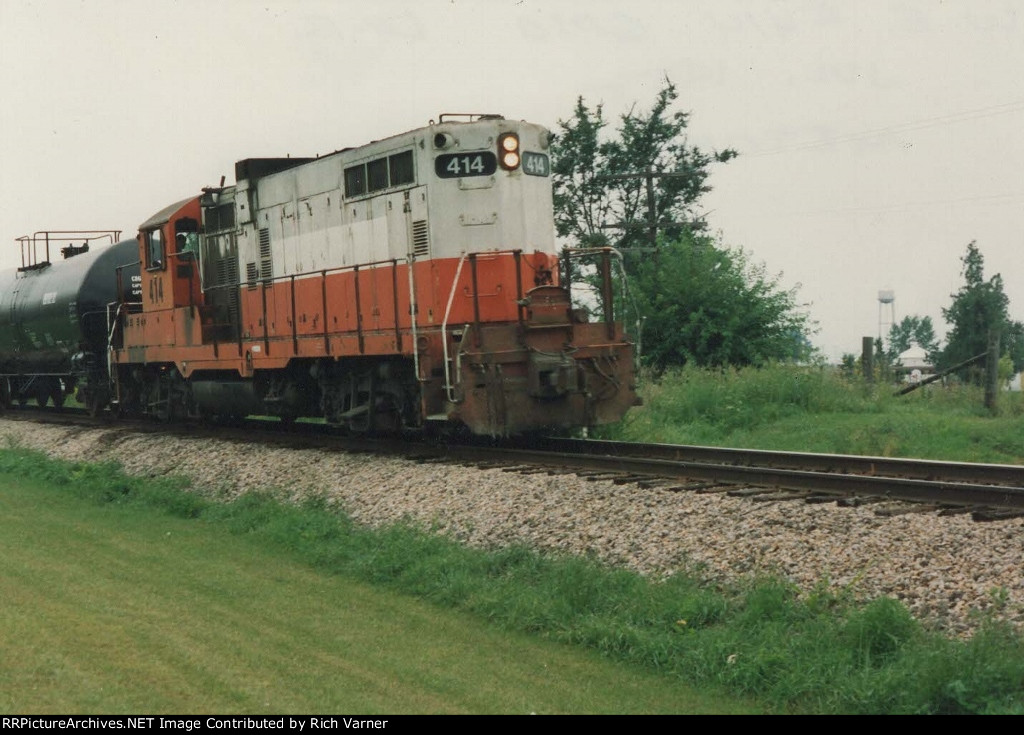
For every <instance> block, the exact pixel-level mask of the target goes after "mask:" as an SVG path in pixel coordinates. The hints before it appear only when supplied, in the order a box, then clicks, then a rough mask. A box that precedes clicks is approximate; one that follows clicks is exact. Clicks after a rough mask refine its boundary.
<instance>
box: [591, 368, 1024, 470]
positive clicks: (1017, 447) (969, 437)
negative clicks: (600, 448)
mask: <svg viewBox="0 0 1024 735" xmlns="http://www.w3.org/2000/svg"><path fill="white" fill-rule="evenodd" d="M893 390H894V388H893V386H891V385H889V384H879V385H866V384H864V383H862V382H860V381H852V380H846V379H844V378H843V377H842V376H841V375H839V374H838V373H837V372H835V371H834V370H832V369H830V368H823V367H821V368H819V367H810V368H802V367H789V366H773V367H769V368H747V369H743V370H722V371H705V370H691V369H685V370H681V371H676V372H671V373H667V374H665V375H664V376H661V377H660V378H658V379H648V380H646V381H644V384H643V387H642V395H643V397H644V406H642V407H639V408H636V409H633V410H632V411H631V412H630V413H629V414H628V415H627V416H626V419H625V420H624V421H623V422H622V423H621V424H619V425H617V426H614V427H610V428H607V429H604V430H603V431H602V436H605V437H608V438H617V439H625V440H627V441H659V442H668V443H676V444H708V445H713V446H730V447H746V448H751V449H778V450H787V449H788V450H796V451H808V452H826V453H839V454H867V455H879V456H900V457H918V458H923V459H945V460H960V461H965V462H997V463H1008V464H1024V421H1022V420H1021V419H1022V417H1024V395H1022V394H1020V393H1004V394H1002V395H1001V396H1000V399H999V400H1000V410H999V413H998V415H997V416H994V417H993V416H991V415H989V414H988V412H987V411H986V410H985V408H984V406H983V403H982V393H981V390H980V389H978V388H973V387H970V386H956V387H950V388H944V387H942V386H938V385H936V386H928V387H925V388H923V389H920V390H918V391H916V392H914V393H911V394H908V395H906V396H901V397H896V396H893V395H892V393H893Z"/></svg>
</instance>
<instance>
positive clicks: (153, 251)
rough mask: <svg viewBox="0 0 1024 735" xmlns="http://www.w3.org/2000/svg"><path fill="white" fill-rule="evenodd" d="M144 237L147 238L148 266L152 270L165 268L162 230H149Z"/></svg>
mask: <svg viewBox="0 0 1024 735" xmlns="http://www.w3.org/2000/svg"><path fill="white" fill-rule="evenodd" d="M144 237H145V239H146V268H148V269H151V270H153V269H156V268H163V267H164V239H163V235H162V234H161V232H160V230H159V229H156V230H147V231H146V232H145V233H144Z"/></svg>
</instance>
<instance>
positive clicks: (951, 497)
mask: <svg viewBox="0 0 1024 735" xmlns="http://www.w3.org/2000/svg"><path fill="white" fill-rule="evenodd" d="M445 455H446V456H448V457H452V458H455V459H463V460H474V461H481V460H486V459H488V458H489V459H492V460H493V459H495V458H500V459H501V460H502V461H511V462H515V463H520V464H535V465H542V466H546V467H559V468H572V469H584V470H588V471H598V472H610V473H623V474H627V475H650V476H658V477H666V478H674V479H686V480H702V481H712V482H717V483H722V484H735V485H743V486H767V487H772V488H779V489H784V490H799V491H805V492H817V493H826V494H834V495H837V496H843V495H846V496H848V495H860V496H871V497H877V498H883V499H889V500H907V501H914V502H922V501H928V502H934V503H939V504H944V505H968V506H989V507H999V508H1012V509H1024V486H1009V485H990V484H980V483H973V482H963V481H954V480H945V479H921V478H907V477H888V476H878V475H871V474H867V475H857V474H847V473H844V472H828V471H811V470H801V469H791V468H785V467H769V466H744V465H739V464H727V463H712V462H695V461H690V460H680V459H664V458H646V457H630V456H621V455H613V454H573V455H566V454H564V453H561V452H560V451H559V450H558V449H557V448H556V449H554V450H551V451H548V450H539V449H522V448H517V449H509V448H493V447H491V448H487V447H467V446H457V447H449V448H448V449H447V451H446V452H445ZM935 464H941V463H935Z"/></svg>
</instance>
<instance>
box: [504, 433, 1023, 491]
mask: <svg viewBox="0 0 1024 735" xmlns="http://www.w3.org/2000/svg"><path fill="white" fill-rule="evenodd" d="M520 446H522V445H520ZM544 448H545V449H546V450H549V451H554V452H562V453H565V454H591V455H608V456H616V457H649V458H652V459H666V460H674V461H682V462H698V463H700V462H708V463H715V464H723V465H740V466H754V465H757V466H763V465H770V466H772V467H778V468H786V469H794V470H807V471H815V472H834V473H850V474H858V475H875V476H880V477H894V478H895V477H902V478H915V479H922V480H931V479H939V480H946V481H958V482H966V483H977V484H1008V485H1014V486H1020V487H1024V466H1022V465H1007V464H981V463H974V462H944V461H937V460H927V459H908V458H902V457H871V456H858V455H850V454H817V453H812V452H781V451H771V450H763V449H728V448H724V447H705V446H692V445H685V444H637V443H633V442H620V441H606V440H598V439H564V438H558V437H553V438H545V439H544Z"/></svg>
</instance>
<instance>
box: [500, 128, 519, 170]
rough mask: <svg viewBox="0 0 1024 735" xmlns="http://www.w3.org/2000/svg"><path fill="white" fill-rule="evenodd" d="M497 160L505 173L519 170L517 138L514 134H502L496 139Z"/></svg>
mask: <svg viewBox="0 0 1024 735" xmlns="http://www.w3.org/2000/svg"><path fill="white" fill-rule="evenodd" d="M498 160H500V161H501V167H502V168H503V169H505V170H506V171H511V170H513V169H516V168H519V136H518V135H516V134H515V133H503V134H502V135H501V137H499V138H498Z"/></svg>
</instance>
